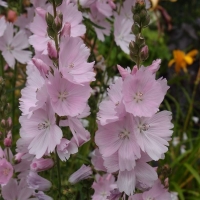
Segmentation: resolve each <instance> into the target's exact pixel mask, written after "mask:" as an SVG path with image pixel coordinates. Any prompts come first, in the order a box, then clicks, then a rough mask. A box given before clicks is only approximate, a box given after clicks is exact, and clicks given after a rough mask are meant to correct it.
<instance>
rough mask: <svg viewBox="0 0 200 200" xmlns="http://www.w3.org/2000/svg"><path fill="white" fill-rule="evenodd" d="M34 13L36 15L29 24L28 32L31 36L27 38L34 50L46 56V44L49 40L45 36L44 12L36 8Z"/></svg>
mask: <svg viewBox="0 0 200 200" xmlns="http://www.w3.org/2000/svg"><path fill="white" fill-rule="evenodd" d="M35 11H36V15H35V17H34V19H33V22H32V23H31V24H30V31H31V32H32V33H33V35H31V36H30V37H29V43H30V44H31V45H33V47H34V49H35V50H37V51H40V52H42V53H43V54H47V53H48V52H47V43H48V42H49V41H51V39H50V38H49V37H48V35H47V23H46V20H45V14H46V11H45V10H43V9H42V8H37V9H36V10H35Z"/></svg>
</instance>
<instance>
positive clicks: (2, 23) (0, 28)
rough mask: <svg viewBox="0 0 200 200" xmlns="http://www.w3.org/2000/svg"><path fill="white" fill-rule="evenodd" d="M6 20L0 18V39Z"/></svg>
mask: <svg viewBox="0 0 200 200" xmlns="http://www.w3.org/2000/svg"><path fill="white" fill-rule="evenodd" d="M6 26H7V24H6V20H5V17H4V16H3V17H1V18H0V37H1V36H2V35H3V34H4V31H5V30H6Z"/></svg>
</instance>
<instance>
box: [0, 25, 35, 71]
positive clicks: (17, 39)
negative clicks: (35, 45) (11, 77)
mask: <svg viewBox="0 0 200 200" xmlns="http://www.w3.org/2000/svg"><path fill="white" fill-rule="evenodd" d="M13 34H14V29H13V24H11V23H8V24H7V27H6V30H5V32H4V35H3V36H2V37H1V38H0V50H1V51H2V55H3V57H4V59H5V61H6V62H7V63H8V65H9V66H10V67H12V68H14V66H15V59H16V60H17V61H19V62H20V63H22V64H25V63H27V62H28V61H29V60H30V57H31V54H32V53H31V52H30V51H27V50H23V49H26V48H28V47H29V43H28V38H27V36H26V33H25V32H24V31H23V30H21V31H19V32H18V33H17V34H16V35H15V36H13Z"/></svg>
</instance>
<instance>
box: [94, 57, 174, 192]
mask: <svg viewBox="0 0 200 200" xmlns="http://www.w3.org/2000/svg"><path fill="white" fill-rule="evenodd" d="M159 64H160V60H157V61H154V62H153V63H152V65H151V66H149V67H146V68H145V67H143V66H142V67H141V68H140V69H138V68H137V67H136V66H135V67H134V68H133V70H132V71H130V69H129V68H127V69H123V68H122V67H121V66H118V69H119V72H120V74H121V76H122V77H119V78H118V79H117V80H116V82H115V83H114V84H112V85H111V86H110V88H109V89H108V99H106V100H104V101H103V102H102V103H101V104H100V110H99V113H98V120H99V126H98V131H97V132H96V136H95V142H96V144H97V145H98V147H99V152H100V154H101V155H102V158H103V161H104V167H105V168H106V170H107V171H108V172H109V173H115V172H118V179H117V185H118V188H119V191H120V192H125V193H126V194H127V195H130V194H133V192H134V191H135V187H137V188H138V187H139V188H140V187H141V188H143V189H147V188H149V187H152V186H153V184H154V182H155V181H156V180H157V179H158V177H157V174H156V171H155V169H153V168H152V167H151V166H150V165H148V164H147V162H149V161H151V160H159V159H161V158H163V154H164V153H165V152H167V150H168V148H167V146H168V145H169V144H168V141H169V140H170V137H171V135H172V130H171V129H172V128H173V124H172V123H171V119H172V117H171V112H169V111H161V112H158V111H159V105H160V103H161V102H162V101H163V98H164V95H165V94H166V92H167V90H168V88H169V87H168V86H167V82H166V80H165V79H163V78H160V79H158V80H156V79H155V73H156V71H157V70H158V69H159Z"/></svg>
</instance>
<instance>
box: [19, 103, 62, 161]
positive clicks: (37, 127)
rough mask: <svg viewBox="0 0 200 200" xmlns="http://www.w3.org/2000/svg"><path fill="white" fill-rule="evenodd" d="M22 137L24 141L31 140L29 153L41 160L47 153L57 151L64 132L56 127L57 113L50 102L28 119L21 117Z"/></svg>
mask: <svg viewBox="0 0 200 200" xmlns="http://www.w3.org/2000/svg"><path fill="white" fill-rule="evenodd" d="M19 121H20V123H21V126H22V127H21V129H20V136H21V138H22V139H23V138H24V139H26V138H27V139H28V140H30V144H29V145H28V149H29V153H30V154H34V155H36V158H37V159H39V158H41V157H42V156H43V155H44V154H45V153H46V152H47V153H51V152H53V151H54V150H55V147H56V145H58V144H60V142H61V138H62V130H61V129H60V127H58V126H57V125H56V118H55V113H54V112H53V110H52V108H51V105H50V103H49V102H47V103H45V105H44V106H43V107H42V108H40V109H38V110H36V111H34V113H33V114H32V116H31V117H30V118H29V119H28V118H27V117H26V116H21V117H20V119H19Z"/></svg>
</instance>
